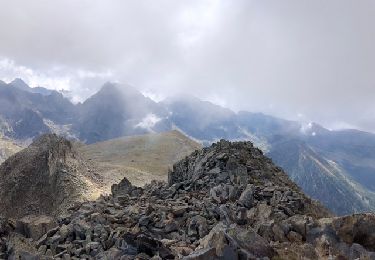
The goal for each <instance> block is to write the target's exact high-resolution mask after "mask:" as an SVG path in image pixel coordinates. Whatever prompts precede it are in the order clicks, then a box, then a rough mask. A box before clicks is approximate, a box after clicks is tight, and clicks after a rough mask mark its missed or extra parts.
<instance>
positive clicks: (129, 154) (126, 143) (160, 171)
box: [79, 131, 201, 192]
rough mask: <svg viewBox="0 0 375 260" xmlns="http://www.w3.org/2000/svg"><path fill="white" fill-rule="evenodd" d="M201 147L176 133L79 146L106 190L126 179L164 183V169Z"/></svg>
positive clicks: (137, 183) (166, 170)
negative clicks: (93, 166) (99, 175)
mask: <svg viewBox="0 0 375 260" xmlns="http://www.w3.org/2000/svg"><path fill="white" fill-rule="evenodd" d="M200 148H201V145H199V144H198V143H196V142H194V141H192V140H190V139H189V138H187V137H186V136H184V135H183V134H181V133H180V132H177V131H171V132H166V133H161V134H147V135H139V136H132V137H123V138H117V139H112V140H108V141H105V142H100V143H96V144H91V145H86V146H82V147H80V149H79V150H80V152H81V153H82V154H83V155H84V157H85V158H87V160H90V161H92V162H93V164H95V165H96V168H97V169H98V171H100V172H101V174H102V175H103V176H104V178H105V180H106V181H105V183H106V185H107V189H106V191H107V192H109V191H110V186H111V185H112V184H114V183H117V182H119V181H120V180H121V179H122V178H124V177H127V178H128V179H129V180H130V181H131V182H132V184H135V185H137V186H142V185H144V184H145V183H149V182H150V181H151V180H166V177H167V172H168V168H170V167H172V165H173V163H175V162H177V161H178V160H180V159H181V158H183V157H185V156H187V155H189V154H190V153H191V152H193V151H194V150H197V149H200Z"/></svg>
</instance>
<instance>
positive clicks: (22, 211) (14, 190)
mask: <svg viewBox="0 0 375 260" xmlns="http://www.w3.org/2000/svg"><path fill="white" fill-rule="evenodd" d="M99 182H100V179H99V177H98V176H97V175H96V174H95V173H94V172H93V171H92V170H90V168H89V166H88V164H87V163H86V162H85V161H83V160H82V159H81V158H80V156H79V154H78V153H76V151H75V148H74V146H73V144H72V143H71V142H69V141H67V140H65V139H63V138H60V137H57V136H56V135H53V134H50V135H44V136H42V137H40V138H38V139H37V140H35V142H34V143H32V144H31V145H30V146H29V147H28V148H26V149H24V150H22V151H21V152H19V153H17V154H15V155H13V156H11V157H10V158H9V159H8V160H6V161H5V162H4V163H3V164H2V165H1V166H0V209H1V214H2V215H4V216H7V217H23V216H25V215H28V214H47V215H55V216H56V215H57V214H59V213H62V212H63V211H64V210H65V209H66V208H68V207H69V206H70V205H71V204H72V203H74V202H77V201H83V200H85V199H92V198H93V196H96V194H95V192H96V187H97V186H98V185H99Z"/></svg>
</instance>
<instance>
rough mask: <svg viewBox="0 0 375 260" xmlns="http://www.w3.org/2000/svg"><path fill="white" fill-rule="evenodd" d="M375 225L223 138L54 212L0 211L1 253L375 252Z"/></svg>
mask: <svg viewBox="0 0 375 260" xmlns="http://www.w3.org/2000/svg"><path fill="white" fill-rule="evenodd" d="M45 139H46V137H44V141H46V140H45ZM59 140H60V142H61V143H59V145H60V146H64V145H67V143H66V142H65V141H64V140H63V139H59ZM44 141H43V138H42V139H40V140H39V142H44ZM47 141H48V138H47ZM47 143H48V142H47ZM37 144H38V142H37V143H36V144H34V145H33V146H32V147H31V148H33V147H35V146H36V145H37ZM68 146H69V145H68ZM42 147H43V145H42ZM48 154H51V155H58V154H57V153H54V152H51V153H48ZM59 156H61V158H65V157H64V155H62V154H59ZM52 157H53V158H58V157H54V156H52ZM14 158H17V155H16V156H15V157H14ZM14 158H10V159H11V160H15V159H14ZM34 163H35V164H38V163H39V161H34ZM4 165H6V163H5V164H3V166H2V167H4ZM55 165H57V164H55ZM58 168H59V167H56V168H54V169H58ZM55 172H56V171H55ZM45 177H46V176H45ZM38 181H39V180H38V179H36V182H38ZM56 188H58V186H56ZM53 199H54V197H51V198H50V202H51V203H52V202H53ZM2 206H3V205H2ZM374 228H375V215H374V214H357V215H350V216H345V217H335V216H333V215H332V214H331V213H330V212H329V211H328V210H327V209H326V208H325V207H323V206H321V205H320V204H319V203H318V202H316V201H314V200H311V199H310V198H309V197H307V196H306V195H305V194H304V193H303V192H302V191H301V190H300V189H299V187H298V186H297V185H296V184H294V183H293V182H292V181H291V180H290V179H289V178H288V176H287V174H286V173H285V172H284V171H283V170H282V169H281V168H280V167H278V166H276V165H274V164H273V163H272V161H271V160H270V159H269V158H267V157H265V156H264V155H263V153H262V152H261V150H259V149H257V148H254V147H253V145H252V143H250V142H234V143H231V142H228V141H224V140H222V141H220V142H218V143H216V144H213V145H212V146H211V147H208V148H203V149H202V150H198V151H195V152H193V153H192V154H191V155H190V156H188V157H186V158H184V159H182V160H180V161H179V162H178V163H176V164H174V166H173V169H172V170H171V171H170V172H169V174H168V182H160V181H153V182H151V183H150V184H147V185H145V186H144V187H136V186H134V185H132V184H131V182H130V181H129V180H127V179H126V178H124V179H123V180H122V181H121V182H120V183H118V184H115V185H113V186H112V188H111V194H110V195H106V196H101V197H99V198H98V199H96V200H93V201H86V202H77V203H73V204H72V205H71V206H69V207H68V208H67V211H66V213H64V214H58V215H57V216H56V217H53V216H47V215H46V214H45V215H35V214H34V215H27V216H24V217H22V218H17V219H15V218H1V221H0V236H1V239H0V258H4V259H359V258H361V259H375V253H373V251H375V232H374V230H375V229H374Z"/></svg>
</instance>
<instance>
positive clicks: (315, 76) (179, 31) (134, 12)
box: [0, 0, 375, 131]
mask: <svg viewBox="0 0 375 260" xmlns="http://www.w3.org/2000/svg"><path fill="white" fill-rule="evenodd" d="M0 19H1V20H0V21H1V23H0V35H1V41H0V56H1V57H3V58H7V59H10V60H13V61H14V62H15V64H18V65H22V66H25V67H26V68H30V69H31V70H32V71H33V72H34V74H38V75H41V76H40V77H39V78H48V77H51V78H58V77H59V75H60V77H61V75H63V76H64V77H68V78H70V81H69V82H70V83H71V86H70V89H71V90H72V91H73V92H75V93H76V95H80V96H87V95H88V94H89V93H92V92H93V91H95V90H96V89H97V88H98V87H99V85H100V84H101V83H102V82H104V81H105V80H108V79H111V80H114V81H120V82H125V83H129V84H131V85H133V86H135V87H136V88H138V89H140V90H142V91H146V92H148V93H154V94H157V95H162V96H168V95H172V94H179V93H183V92H189V93H190V94H194V95H196V96H199V97H201V98H203V99H206V100H214V101H219V102H220V103H222V104H225V105H227V106H229V107H230V108H232V109H234V110H251V111H262V112H266V113H270V114H273V115H277V116H282V117H287V118H290V119H299V118H301V117H299V116H298V115H299V114H300V115H301V114H302V115H303V118H304V120H313V121H317V122H320V123H322V124H324V125H325V126H327V127H342V126H353V127H358V128H361V129H364V130H369V131H375V113H374V112H375V103H374V102H373V100H375V86H374V82H375V73H374V72H373V70H374V68H375V48H374V46H375V27H374V26H373V25H374V24H375V2H373V1H371V0H364V1H355V0H351V1H349V0H332V1H323V0H314V1H300V0H293V1H292V0H286V1H276V0H273V1H262V0H257V1H248V0H238V1H213V0H204V1H172V0H171V1H151V0H148V1H146V0H145V1H121V0H118V1H115V0H107V1H99V0H79V1H77V0H64V1H53V3H52V2H51V1H48V0H44V1H42V0H36V1H20V0H12V1H2V2H1V3H0ZM77 71H88V72H92V73H93V75H103V73H104V74H105V72H106V71H110V72H111V73H110V75H109V74H108V75H107V76H108V77H107V76H105V77H100V76H98V77H96V76H92V77H79V75H78V73H77ZM5 74H6V73H5ZM0 76H2V77H6V75H4V72H1V67H0ZM34 80H36V81H37V80H38V78H36V79H34ZM39 80H40V79H39ZM67 84H69V83H67Z"/></svg>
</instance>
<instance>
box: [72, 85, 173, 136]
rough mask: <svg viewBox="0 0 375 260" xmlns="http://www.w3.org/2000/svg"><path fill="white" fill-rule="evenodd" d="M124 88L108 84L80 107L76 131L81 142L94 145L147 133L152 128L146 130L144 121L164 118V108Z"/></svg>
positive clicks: (128, 88) (127, 87)
mask: <svg viewBox="0 0 375 260" xmlns="http://www.w3.org/2000/svg"><path fill="white" fill-rule="evenodd" d="M124 88H125V89H122V88H120V86H118V85H116V84H112V83H107V84H105V85H104V86H103V87H102V89H101V90H100V91H99V92H98V93H96V94H95V95H93V96H91V97H90V98H89V99H87V100H86V101H85V102H84V103H83V104H81V105H79V106H78V110H79V119H78V121H77V124H76V125H75V130H76V131H77V132H78V133H79V137H80V140H83V141H85V142H86V143H95V142H99V141H104V140H108V139H113V138H116V137H121V136H124V135H135V134H143V133H148V132H149V130H150V129H147V128H143V127H142V124H141V123H142V121H143V120H144V119H147V117H152V116H154V117H155V118H156V119H158V118H160V117H165V115H166V111H165V110H164V109H163V107H162V106H159V105H158V104H157V103H155V102H154V101H152V100H151V99H148V98H146V97H144V96H143V95H142V94H141V93H139V92H138V91H136V90H135V89H133V88H132V87H130V86H126V87H124ZM156 123H157V122H155V124H156ZM155 124H154V125H155ZM154 125H152V126H150V127H154Z"/></svg>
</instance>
